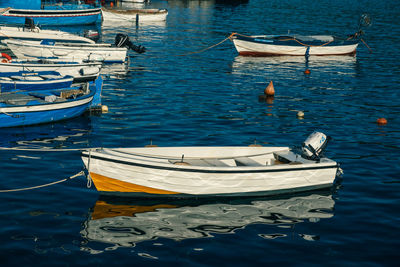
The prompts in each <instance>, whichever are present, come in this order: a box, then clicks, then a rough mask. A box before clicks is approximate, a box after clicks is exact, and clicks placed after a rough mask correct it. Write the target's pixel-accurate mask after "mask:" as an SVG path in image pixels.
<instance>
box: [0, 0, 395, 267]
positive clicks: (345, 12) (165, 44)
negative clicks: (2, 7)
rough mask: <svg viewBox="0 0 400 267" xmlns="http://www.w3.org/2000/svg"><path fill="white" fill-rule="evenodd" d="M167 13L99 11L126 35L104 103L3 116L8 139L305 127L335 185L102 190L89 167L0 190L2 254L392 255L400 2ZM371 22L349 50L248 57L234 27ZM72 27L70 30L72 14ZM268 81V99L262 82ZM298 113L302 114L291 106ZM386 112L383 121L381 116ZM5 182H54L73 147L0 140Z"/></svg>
mask: <svg viewBox="0 0 400 267" xmlns="http://www.w3.org/2000/svg"><path fill="white" fill-rule="evenodd" d="M147 7H154V8H168V10H169V15H168V18H167V21H166V22H165V23H158V24H141V25H138V26H135V25H124V24H121V25H116V24H112V25H108V26H106V25H104V26H103V27H102V28H101V29H102V35H103V36H102V38H103V41H107V42H113V40H114V36H115V34H116V33H119V32H122V33H127V34H129V36H130V38H131V40H132V41H134V42H135V43H138V44H142V45H144V46H145V47H146V48H147V50H148V51H147V52H146V53H144V54H141V55H138V54H134V53H133V52H131V60H130V71H129V72H128V73H127V74H126V75H111V76H110V75H108V77H106V80H105V82H104V87H103V98H102V100H103V104H104V105H107V106H108V107H109V113H107V114H102V115H90V116H89V115H86V116H82V117H79V118H76V119H72V120H70V121H65V122H60V123H55V124H48V125H41V126H34V127H25V128H14V129H1V130H0V135H1V144H0V146H2V147H13V148H15V147H34V148H51V149H55V148H57V149H61V148H62V149H78V148H82V147H100V146H104V147H127V146H144V145H146V144H149V143H150V141H151V140H152V142H153V144H157V145H159V146H181V145H183V146H185V145H194V146H196V145H212V146H214V145H222V146H227V145H238V146H247V145H249V144H251V143H253V142H254V140H255V139H256V140H257V142H258V143H262V144H263V145H273V146H275V145H279V146H286V145H288V146H296V145H300V144H301V142H302V141H303V140H304V139H305V138H306V137H307V136H308V135H309V134H310V133H311V132H312V131H314V130H320V131H322V132H324V133H326V134H328V135H330V136H332V137H333V140H332V142H331V143H330V144H329V146H328V148H327V152H326V153H327V155H328V156H329V157H330V158H332V159H334V160H336V161H338V162H339V163H340V164H341V167H342V169H343V170H344V175H343V177H342V178H341V179H338V181H337V184H336V185H335V187H333V188H332V190H327V191H322V192H320V191H318V192H311V193H308V194H301V195H294V196H293V195H292V196H284V197H279V198H265V199H230V200H221V199H220V200H218V199H210V200H206V201H202V202H200V201H196V200H193V201H190V202H188V201H171V200H165V201H160V200H158V201H152V200H148V201H142V200H132V199H131V200H127V199H118V198H112V197H111V198H110V197H108V198H105V197H103V196H99V194H98V193H97V191H96V190H95V189H94V188H93V187H92V188H90V189H88V188H87V182H86V178H85V177H83V176H80V177H77V178H74V179H72V180H69V181H66V182H63V183H59V184H55V185H53V186H48V187H44V188H39V189H35V190H27V191H20V192H8V193H4V192H2V193H0V239H1V243H0V260H1V261H0V262H1V265H13V266H23V265H25V266H26V265H29V266H31V265H57V266H58V265H60V266H64V265H117V264H118V265H130V266H134V265H139V266H140V265H155V264H156V265H178V266H236V265H243V266H244V265H246V266H247V265H259V266H261V265H266V264H271V265H272V264H285V265H307V266H309V265H310V264H311V265H342V266H374V265H377V266H389V265H393V266H394V265H398V260H399V259H400V257H399V253H398V250H399V247H400V241H399V238H400V226H399V225H400V208H399V203H400V202H399V201H400V193H399V192H400V186H399V182H400V178H399V177H400V141H399V140H400V101H399V98H400V90H399V89H400V88H399V85H400V83H399V81H400V63H399V62H400V61H399V59H400V57H399V51H400V26H399V21H398V18H399V17H400V7H399V5H398V1H394V0H387V1H378V0H369V1H359V0H343V1H328V0H322V1H311V0H302V1H300V0H286V1H280V0H268V1H262V0H249V1H217V0H215V1H212V0H210V1H184V0H175V1H172V0H171V1H168V2H167V1H157V0H154V1H153V2H152V3H151V4H150V5H147ZM362 13H369V14H370V16H371V18H372V20H373V24H372V26H370V27H369V28H367V29H366V34H365V36H364V40H365V42H366V43H367V44H368V45H369V46H370V47H371V49H372V50H373V53H369V50H368V49H367V47H366V46H364V45H363V44H360V46H359V49H358V51H357V56H356V57H347V56H346V57H326V58H325V57H316V58H313V57H311V58H310V60H309V62H308V68H309V69H310V70H311V74H310V75H305V74H304V73H303V72H304V70H305V68H306V67H307V66H306V61H305V59H304V58H303V57H298V58H297V57H272V58H247V57H241V56H238V55H237V52H236V51H235V49H234V47H233V44H232V43H231V42H230V41H226V42H224V43H222V44H221V45H219V46H216V47H214V48H212V49H209V50H206V51H204V52H202V53H194V54H189V55H184V56H179V55H182V54H188V53H191V52H196V51H200V50H202V49H204V48H206V47H209V46H211V45H214V44H216V43H218V42H220V41H222V40H224V39H225V38H226V37H227V36H229V34H230V33H232V32H238V33H242V34H249V35H250V34H253V35H257V34H283V33H287V32H288V31H290V32H291V33H299V34H334V35H346V34H352V33H354V32H355V31H356V30H357V24H358V18H359V16H360V15H361V14H362ZM69 30H70V31H77V30H79V29H76V28H70V29H69ZM271 80H272V81H273V82H274V86H275V92H276V95H275V98H274V100H273V101H272V102H269V103H266V102H259V101H258V95H260V94H262V93H263V90H264V89H265V87H266V86H267V85H268V83H269V82H270V81H271ZM299 110H301V111H303V112H304V113H305V117H304V119H302V120H300V119H298V118H297V116H296V114H297V112H298V111H299ZM380 117H385V118H386V119H387V121H388V123H387V125H384V126H380V125H378V124H377V123H376V120H377V119H378V118H380ZM0 158H1V163H0V166H1V172H0V179H1V180H0V189H1V190H6V189H15V188H26V187H31V186H37V185H42V184H47V183H51V182H55V181H60V180H62V179H64V178H67V177H70V176H72V175H74V174H76V173H78V172H79V171H80V170H82V168H83V166H82V163H81V160H80V153H79V151H64V152H60V151H54V152H42V151H16V150H1V151H0Z"/></svg>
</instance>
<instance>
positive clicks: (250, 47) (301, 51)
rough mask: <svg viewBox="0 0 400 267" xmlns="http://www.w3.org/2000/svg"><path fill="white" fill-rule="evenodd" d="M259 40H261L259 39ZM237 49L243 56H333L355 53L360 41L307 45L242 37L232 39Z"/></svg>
mask: <svg viewBox="0 0 400 267" xmlns="http://www.w3.org/2000/svg"><path fill="white" fill-rule="evenodd" d="M258 40H259V41H258ZM232 41H233V43H234V45H235V48H236V50H237V51H238V53H239V54H240V55H242V56H305V55H310V56H333V55H355V54H356V49H357V46H358V43H354V42H350V43H348V44H342V45H340V44H334V43H333V42H332V43H328V42H326V43H325V45H324V44H323V43H322V44H321V45H307V44H302V43H301V42H296V43H294V44H291V45H284V44H282V42H280V44H276V43H274V42H271V43H265V42H263V40H262V39H258V38H256V37H254V38H251V37H249V38H240V37H237V36H236V37H234V38H233V39H232Z"/></svg>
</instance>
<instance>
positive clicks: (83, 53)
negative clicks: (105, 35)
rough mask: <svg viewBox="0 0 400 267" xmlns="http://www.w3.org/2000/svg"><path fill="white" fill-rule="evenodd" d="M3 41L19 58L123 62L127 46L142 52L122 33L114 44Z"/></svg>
mask: <svg viewBox="0 0 400 267" xmlns="http://www.w3.org/2000/svg"><path fill="white" fill-rule="evenodd" d="M122 40H124V41H122ZM3 42H4V43H5V44H7V46H8V48H9V49H10V50H11V51H12V52H13V53H14V55H15V56H16V57H18V58H20V59H30V58H57V59H59V60H66V61H81V62H86V61H99V62H105V63H123V62H125V59H126V55H127V51H128V48H132V49H133V50H134V51H136V52H138V53H143V52H144V48H143V47H142V46H135V45H133V44H132V43H131V42H130V41H129V38H128V36H126V35H122V34H118V35H117V36H116V38H115V45H112V44H97V43H96V44H77V43H60V42H54V41H52V40H43V41H41V42H39V41H20V40H4V41H3Z"/></svg>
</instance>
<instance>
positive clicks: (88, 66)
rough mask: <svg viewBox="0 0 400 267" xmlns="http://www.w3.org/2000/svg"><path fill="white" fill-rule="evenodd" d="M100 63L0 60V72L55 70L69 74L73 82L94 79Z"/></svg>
mask: <svg viewBox="0 0 400 267" xmlns="http://www.w3.org/2000/svg"><path fill="white" fill-rule="evenodd" d="M101 67H102V63H39V62H37V61H36V62H35V61H15V60H13V61H12V62H9V63H3V62H0V72H17V71H26V70H28V71H57V72H59V73H60V74H61V75H64V76H66V75H69V76H72V77H73V78H74V80H73V81H74V82H86V81H93V80H95V79H96V78H97V77H98V76H99V73H100V70H101Z"/></svg>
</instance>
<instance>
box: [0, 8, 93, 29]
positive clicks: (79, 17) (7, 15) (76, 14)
mask: <svg viewBox="0 0 400 267" xmlns="http://www.w3.org/2000/svg"><path fill="white" fill-rule="evenodd" d="M100 17H101V8H100V7H93V6H89V5H54V6H44V7H43V9H37V10H36V9H16V8H12V7H7V8H2V9H0V22H3V23H13V24H23V23H24V21H25V18H33V19H34V21H35V22H36V23H39V24H40V25H52V26H54V25H88V24H95V23H96V22H98V21H100Z"/></svg>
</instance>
